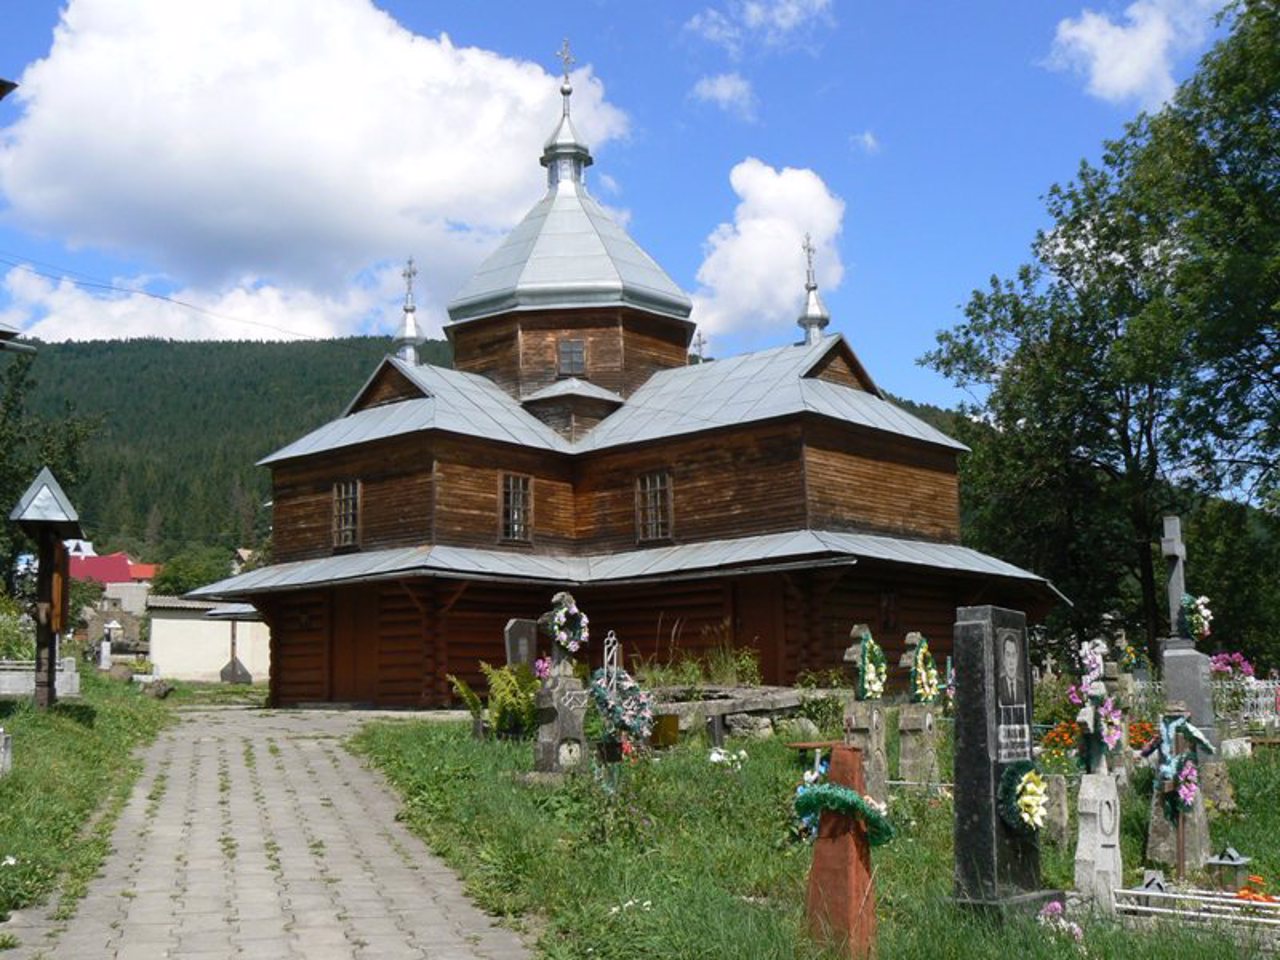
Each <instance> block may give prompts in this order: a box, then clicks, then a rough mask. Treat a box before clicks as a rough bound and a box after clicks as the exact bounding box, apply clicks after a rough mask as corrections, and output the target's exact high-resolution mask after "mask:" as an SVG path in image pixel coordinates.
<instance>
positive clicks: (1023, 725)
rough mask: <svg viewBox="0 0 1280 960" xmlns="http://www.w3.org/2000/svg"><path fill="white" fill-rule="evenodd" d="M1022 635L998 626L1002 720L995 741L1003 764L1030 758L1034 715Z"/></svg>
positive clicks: (999, 715) (999, 690)
mask: <svg viewBox="0 0 1280 960" xmlns="http://www.w3.org/2000/svg"><path fill="white" fill-rule="evenodd" d="M1022 644H1023V634H1022V632H1021V631H1019V630H1011V629H1008V628H997V629H996V643H995V647H996V650H997V652H998V653H997V656H998V657H999V660H998V662H997V672H996V675H997V677H998V678H999V679H998V681H997V685H996V702H997V703H998V705H999V714H998V717H999V720H998V724H997V726H996V744H997V751H998V756H997V759H998V760H999V761H1000V762H1001V763H1014V762H1016V761H1018V760H1030V759H1031V717H1030V715H1029V711H1028V710H1027V684H1026V676H1025V674H1024V672H1023V669H1022V666H1023V657H1024V651H1023V648H1022Z"/></svg>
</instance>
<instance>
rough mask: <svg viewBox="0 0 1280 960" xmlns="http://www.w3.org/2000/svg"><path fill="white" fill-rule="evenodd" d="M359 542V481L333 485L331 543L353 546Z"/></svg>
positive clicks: (342, 481) (345, 481)
mask: <svg viewBox="0 0 1280 960" xmlns="http://www.w3.org/2000/svg"><path fill="white" fill-rule="evenodd" d="M359 542H360V481H359V480H339V481H338V482H337V483H335V484H334V485H333V545H334V546H335V547H354V546H356V545H357V544H358V543H359Z"/></svg>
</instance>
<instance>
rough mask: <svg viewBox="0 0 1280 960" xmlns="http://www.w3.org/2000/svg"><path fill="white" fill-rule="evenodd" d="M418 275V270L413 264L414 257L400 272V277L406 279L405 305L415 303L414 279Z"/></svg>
mask: <svg viewBox="0 0 1280 960" xmlns="http://www.w3.org/2000/svg"><path fill="white" fill-rule="evenodd" d="M417 275H418V268H417V267H416V266H414V264H413V257H410V258H409V262H408V263H406V264H405V265H404V269H403V270H401V271H400V276H402V277H404V300H405V303H413V278H414V277H416V276H417Z"/></svg>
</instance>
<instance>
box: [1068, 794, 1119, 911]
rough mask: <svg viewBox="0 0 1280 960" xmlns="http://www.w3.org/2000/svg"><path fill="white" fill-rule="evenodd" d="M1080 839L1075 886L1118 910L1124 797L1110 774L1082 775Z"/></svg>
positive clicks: (1109, 908) (1105, 906) (1103, 907)
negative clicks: (1121, 805)
mask: <svg viewBox="0 0 1280 960" xmlns="http://www.w3.org/2000/svg"><path fill="white" fill-rule="evenodd" d="M1078 804H1079V806H1078V810H1079V830H1080V833H1079V839H1078V840H1077V841H1076V865H1075V881H1076V883H1075V886H1076V889H1077V890H1079V891H1080V892H1081V893H1082V894H1084V895H1085V896H1087V897H1090V898H1092V900H1093V903H1094V906H1095V907H1097V908H1098V909H1099V910H1101V911H1103V912H1104V913H1114V912H1115V891H1116V890H1118V889H1119V888H1120V887H1121V886H1123V885H1124V869H1123V865H1122V862H1121V859H1120V796H1119V793H1118V791H1117V790H1116V779H1115V777H1113V776H1111V775H1110V774H1107V773H1086V774H1085V775H1084V776H1083V777H1081V778H1080V798H1079V800H1078Z"/></svg>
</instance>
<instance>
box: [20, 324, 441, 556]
mask: <svg viewBox="0 0 1280 960" xmlns="http://www.w3.org/2000/svg"><path fill="white" fill-rule="evenodd" d="M390 348H391V343H390V341H389V340H388V339H387V338H385V337H353V338H349V339H344V340H325V341H314V342H304V341H299V342H292V343H260V342H174V341H167V340H130V341H119V340H107V341H90V342H80V343H61V344H44V345H41V347H40V353H39V355H38V356H37V357H36V359H35V364H34V366H33V373H34V377H35V380H36V386H35V390H34V391H33V392H32V394H31V396H30V405H31V408H32V410H33V411H34V412H36V413H39V414H41V415H44V416H58V415H61V414H62V412H63V410H64V407H65V405H66V404H68V403H69V404H71V406H72V407H73V409H74V411H75V412H76V413H77V414H79V415H81V416H87V417H92V418H98V419H99V420H100V423H99V426H98V428H97V429H96V430H94V431H93V433H92V437H91V439H90V440H89V443H88V448H87V450H86V455H85V471H84V472H85V479H84V481H83V482H82V483H81V484H79V486H78V487H77V488H76V489H75V490H74V491H73V492H72V496H73V498H74V500H75V503H76V506H77V507H78V508H79V510H80V513H81V517H82V518H83V521H84V525H85V528H86V531H87V533H88V535H89V536H90V537H92V538H93V539H94V540H95V541H96V543H97V545H98V547H99V549H103V548H106V549H128V550H130V551H132V552H134V553H135V554H139V555H141V556H143V557H145V558H146V559H148V560H151V559H166V558H167V557H168V556H170V555H172V554H173V553H174V552H176V551H177V550H179V549H181V548H182V547H183V546H184V545H186V544H190V543H209V544H213V543H217V544H222V545H224V546H228V547H230V546H240V545H243V544H249V543H252V542H254V540H255V539H256V537H257V536H258V535H260V534H261V532H262V531H263V530H264V528H265V525H266V523H267V511H265V510H263V509H262V504H263V502H264V501H265V500H266V499H267V498H268V496H269V493H268V491H269V479H270V478H269V475H268V471H267V470H265V469H263V468H259V467H255V466H254V463H255V462H256V461H257V460H258V459H260V458H261V457H263V456H265V455H266V454H268V453H270V452H271V451H272V450H275V449H277V448H279V447H281V446H283V445H284V444H286V443H288V442H290V441H291V440H294V439H296V438H297V437H298V436H300V435H301V434H303V433H305V432H306V431H307V430H310V429H312V428H313V427H316V426H318V425H319V424H321V423H323V422H325V421H326V420H329V419H331V418H332V417H334V416H335V415H337V414H338V413H340V412H341V410H342V408H343V407H344V406H345V405H346V404H347V402H348V401H349V400H350V399H351V397H352V395H353V394H354V393H355V391H356V390H357V389H359V387H360V385H361V384H362V383H364V381H365V380H366V379H367V378H368V376H369V375H370V373H372V372H373V370H374V368H375V366H376V365H377V363H378V361H379V360H381V359H382V357H383V356H384V355H385V354H386V353H387V352H388V351H389V350H390ZM422 356H423V358H424V359H426V360H429V361H431V362H434V363H448V362H449V348H448V346H447V344H445V343H443V342H432V343H428V344H426V345H424V348H423V350H422Z"/></svg>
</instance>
